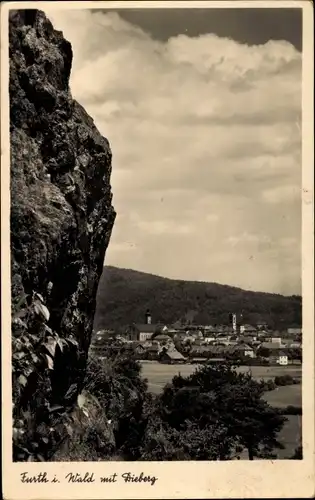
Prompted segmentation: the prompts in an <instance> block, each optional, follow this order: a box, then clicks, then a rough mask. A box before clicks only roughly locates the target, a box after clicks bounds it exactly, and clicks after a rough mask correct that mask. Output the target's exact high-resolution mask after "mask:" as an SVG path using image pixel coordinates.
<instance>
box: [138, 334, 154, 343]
mask: <svg viewBox="0 0 315 500" xmlns="http://www.w3.org/2000/svg"><path fill="white" fill-rule="evenodd" d="M151 337H152V333H148V332H139V341H140V342H144V341H145V340H149V339H150V338H151Z"/></svg>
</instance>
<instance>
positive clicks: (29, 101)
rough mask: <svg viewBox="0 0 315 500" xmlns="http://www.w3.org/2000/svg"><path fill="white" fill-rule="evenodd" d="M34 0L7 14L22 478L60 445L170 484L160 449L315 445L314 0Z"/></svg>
mask: <svg viewBox="0 0 315 500" xmlns="http://www.w3.org/2000/svg"><path fill="white" fill-rule="evenodd" d="M8 3H10V2H8ZM25 3H26V2H25ZM36 3H38V4H39V7H38V8H34V3H33V5H32V8H28V7H27V8H23V5H22V2H20V3H19V2H17V4H18V6H17V7H16V6H15V5H14V4H15V3H12V6H10V7H9V9H7V13H6V15H7V28H6V29H7V36H8V45H7V48H8V54H7V55H8V69H7V78H8V82H7V86H8V97H9V99H8V101H9V103H8V119H9V123H8V137H9V145H8V147H9V150H10V151H9V160H8V161H9V164H8V172H9V173H8V175H9V180H8V182H7V184H5V185H7V186H8V187H9V194H8V196H9V201H8V204H9V212H10V213H9V215H8V223H7V226H8V231H9V235H8V238H9V240H8V241H9V246H10V247H9V248H10V249H9V257H8V258H9V260H10V262H9V263H8V266H9V280H10V281H9V285H8V286H9V288H8V290H9V293H10V297H8V298H7V300H9V307H10V311H11V312H10V314H9V312H8V311H7V314H8V316H10V318H9V319H8V321H9V323H8V324H10V328H11V330H10V335H8V333H7V332H6V338H7V339H8V338H9V337H10V341H9V343H10V347H9V348H10V358H11V365H10V366H11V368H10V375H9V378H10V382H9V384H10V387H11V389H10V393H11V396H10V397H11V399H12V413H11V415H10V416H8V417H7V418H10V419H11V424H10V425H11V431H12V436H11V437H10V443H11V445H10V446H11V460H12V463H13V465H14V464H15V465H16V464H18V463H24V466H23V467H24V468H22V469H19V470H20V471H21V473H19V474H18V475H17V478H16V481H17V482H19V483H20V487H21V488H22V490H21V491H23V488H25V487H28V486H29V484H30V483H48V482H51V483H54V482H55V483H57V482H58V483H59V482H60V481H59V479H57V476H56V475H55V479H53V478H52V477H49V478H48V476H49V474H50V473H49V472H47V471H53V470H54V469H52V468H49V469H48V468H46V469H45V466H46V467H48V465H47V464H48V463H51V462H53V463H54V464H55V466H56V467H57V466H58V464H59V463H63V464H64V463H69V462H70V463H71V462H72V463H76V464H77V463H83V469H82V468H80V470H79V469H77V471H76V470H75V469H74V468H72V469H71V468H69V469H68V468H67V471H68V472H67V474H66V476H65V478H64V480H65V483H66V485H67V487H69V485H72V484H74V485H75V486H77V487H84V488H88V486H89V483H93V482H96V481H97V480H98V481H100V482H102V483H107V485H108V486H109V487H113V484H114V483H116V482H119V481H121V482H123V483H124V484H125V485H131V486H132V485H133V483H136V486H137V487H140V484H141V483H143V485H144V486H143V487H144V488H151V489H150V490H149V489H148V490H143V491H151V495H154V493H153V489H154V486H155V483H157V484H158V475H159V473H158V472H156V471H155V469H154V467H153V465H154V464H153V463H157V462H181V463H182V462H195V463H196V462H207V463H208V462H218V461H226V462H231V465H232V464H235V465H237V463H238V461H242V462H243V463H244V462H246V463H248V465H250V463H251V461H260V463H261V464H264V463H268V464H270V463H272V464H274V465H275V466H276V464H277V463H278V462H282V463H288V464H289V465H288V466H289V467H291V468H292V469H291V470H294V467H295V466H294V462H292V461H296V462H295V463H296V467H298V466H299V465H298V464H299V463H303V462H305V453H308V457H310V456H312V457H313V461H314V455H313V454H312V453H313V452H312V446H313V443H312V439H313V431H311V432H310V433H309V432H308V431H306V428H305V425H303V418H304V411H306V410H305V398H304V394H305V392H304V389H303V388H304V383H305V377H304V375H303V377H302V371H303V374H304V373H305V372H304V363H305V359H308V360H309V361H310V360H311V359H313V358H312V355H311V351H312V349H313V342H314V329H313V320H314V318H311V317H310V314H309V313H310V311H312V307H313V304H311V306H306V305H305V295H304V294H305V290H306V286H307V285H305V283H304V281H303V280H304V274H303V272H304V271H305V266H306V264H305V263H308V262H309V261H310V252H313V246H312V245H313V243H312V242H311V243H310V246H309V247H308V248H309V249H310V250H308V252H309V253H308V255H306V254H305V255H306V257H305V258H304V253H303V252H304V250H303V249H304V242H305V241H304V236H303V234H304V233H303V227H304V229H305V224H304V225H303V210H304V204H305V206H306V210H308V213H310V212H309V211H310V210H311V211H312V210H313V186H310V187H309V188H308V189H306V188H305V182H304V180H305V179H306V178H308V179H309V178H310V176H311V175H312V174H311V171H312V168H313V164H310V162H309V163H308V164H306V163H305V165H304V156H303V155H302V153H303V134H304V133H306V128H304V121H303V120H304V119H305V115H304V114H303V109H304V108H303V104H302V103H303V98H304V96H303V92H304V90H303V89H304V88H305V87H304V86H303V85H304V81H303V74H304V73H303V64H304V60H303V54H304V51H305V50H306V49H305V44H304V38H303V18H304V19H305V15H306V14H305V12H303V7H305V5H304V6H303V2H302V3H301V2H300V3H297V2H292V6H290V5H289V4H290V2H286V4H285V6H281V2H269V3H268V7H264V6H263V4H262V3H260V4H259V2H257V3H258V4H259V5H261V6H260V7H257V6H255V7H254V6H249V3H256V2H247V4H246V7H245V6H243V3H242V2H238V1H235V2H233V5H231V2H230V3H229V2H224V1H222V2H215V7H214V6H211V5H210V4H211V3H212V2H201V3H199V2H196V4H198V6H196V7H194V6H192V3H193V2H182V3H181V2H178V3H181V4H182V5H183V6H177V5H176V3H177V2H170V3H171V4H172V6H171V7H170V6H167V5H166V3H165V2H164V3H163V2H162V3H163V5H162V6H161V7H157V4H159V2H145V3H146V4H151V5H146V7H142V6H141V5H140V4H141V3H144V2H115V5H114V7H112V6H110V4H111V3H112V2H107V3H108V6H107V5H106V2H97V3H99V6H98V5H96V2H94V3H93V5H92V2H91V6H89V3H88V2H82V6H81V5H80V4H81V2H45V3H41V2H36ZM167 3H168V2H167ZM276 3H277V4H279V6H275V5H274V4H276ZM305 3H306V4H307V2H305ZM61 4H67V8H66V7H65V5H63V6H62V5H61ZM71 4H72V5H71ZM74 4H75V5H74ZM120 4H121V5H120ZM128 4H133V5H131V6H130V5H128ZM154 4H155V5H154ZM184 4H185V5H184ZM188 4H189V5H188ZM271 4H273V5H271ZM74 7H75V8H74ZM309 11H310V12H311V15H312V9H309V10H308V11H307V12H309ZM302 63H303V64H302ZM2 85H3V79H2ZM2 149H3V148H2ZM302 160H303V161H302ZM311 163H312V161H311ZM304 169H308V174H307V175H308V177H307V175H306V174H305V171H306V170H304ZM1 170H2V169H1ZM2 173H3V170H2ZM303 179H304V180H303ZM3 189H4V188H3ZM303 196H304V198H303ZM2 217H3V215H2ZM2 220H3V219H2ZM312 232H313V231H312V228H311V227H309V228H308V234H309V235H310V234H311V233H312ZM303 262H304V264H303ZM307 265H308V264H307ZM308 273H309V275H311V274H312V268H309V270H308ZM309 290H310V288H308V291H309ZM310 293H313V291H311V292H310ZM310 298H311V299H312V297H310ZM311 302H312V300H311ZM306 316H307V317H306ZM305 318H306V319H305ZM306 346H307V347H306ZM305 351H307V352H305ZM7 352H9V351H7ZM305 356H308V358H305ZM7 362H8V360H7ZM310 370H311V371H312V367H310ZM312 377H313V375H312V374H311V375H310V378H309V380H308V383H310V384H311V385H310V395H309V397H310V399H309V405H310V406H309V408H308V411H309V412H312V411H313V399H312V398H313V396H312V395H311V392H312V381H311V379H312ZM6 387H9V385H7V386H6ZM302 392H303V405H302ZM8 407H10V404H9V405H8ZM9 409H10V408H9ZM10 411H11V410H10ZM6 412H8V410H6ZM310 418H311V420H313V419H314V415H313V414H312V415H311V416H310ZM308 437H309V439H310V442H309V443H310V444H309V445H307V447H306V448H305V440H306V439H307V438H308ZM303 459H304V460H303ZM283 461H285V462H283ZM34 462H35V463H37V465H38V466H39V465H40V466H44V468H41V469H40V472H38V473H36V474H35V473H33V472H32V470H35V468H34V469H32V467H35V465H36V464H33V463H34ZM87 462H88V463H91V462H92V463H96V462H106V463H107V466H106V467H108V464H109V465H110V468H107V469H99V470H103V471H104V473H103V475H102V474H99V475H98V476H101V477H96V475H95V473H94V472H93V470H94V469H93V466H91V467H90V469H89V468H87V467H85V468H84V463H87ZM116 462H120V465H121V463H122V467H120V469H119V470H120V471H122V472H119V474H118V473H117V472H116V469H115V463H116ZM138 462H139V463H140V462H141V467H142V468H141V467H140V469H139V468H135V469H132V468H131V465H132V466H135V467H136V465H137V463H138ZM246 463H244V466H245V465H246ZM45 464H46V465H45ZM150 464H151V465H150ZM68 465H69V464H68ZM70 465H71V464H70ZM105 465H106V464H105ZM197 466H198V464H197V465H196V467H197ZM28 467H30V469H28ZM49 467H50V466H49ZM80 467H81V466H80ZM36 470H37V469H36ZM38 470H39V469H38ZM117 470H118V469H117ZM243 470H245V469H243ZM43 471H46V472H43ZM82 471H84V472H82ZM106 471H108V473H107V472H106ZM133 471H134V472H133ZM139 471H141V472H139ZM47 474H48V475H47ZM50 476H54V474H50ZM58 477H59V476H58ZM289 479H290V477H289ZM33 486H34V484H33ZM53 487H54V485H52V486H49V485H48V486H46V489H47V488H48V490H49V489H51V490H50V495H53V489H52V488H53ZM164 488H166V484H165V485H164ZM86 491H88V490H86ZM165 491H166V490H165ZM174 491H175V490H174ZM178 491H180V489H178ZM46 494H49V492H48V493H46ZM107 494H109V493H107ZM117 494H118V493H117ZM143 494H145V493H143ZM130 495H132V493H130ZM197 495H198V493H197ZM208 496H209V497H210V496H211V492H210V493H209V492H208ZM28 498H30V497H28ZM47 498H48V497H47ZM51 498H52V497H51ZM58 498H59V497H58ZM60 498H61V497H60ZM86 498H87V497H86ZM91 498H92V497H91ZM93 498H96V497H95V496H93ZM130 498H133V497H131V496H130ZM138 498H141V496H139V497H138ZM145 498H149V496H146V497H145ZM181 498H182V497H181Z"/></svg>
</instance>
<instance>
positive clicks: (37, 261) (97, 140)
mask: <svg viewBox="0 0 315 500" xmlns="http://www.w3.org/2000/svg"><path fill="white" fill-rule="evenodd" d="M9 39H10V87H9V90H10V140H11V167H10V168H11V186H10V189H11V290H12V355H13V399H14V411H15V418H16V419H18V420H19V422H20V421H21V419H22V420H23V418H24V417H23V415H21V412H23V411H24V412H25V411H31V412H33V414H35V413H36V412H37V409H38V408H40V407H41V406H43V407H45V408H46V409H47V408H48V409H50V410H49V412H51V408H52V405H54V404H59V405H61V406H63V407H64V406H67V404H68V403H69V402H71V401H72V400H75V397H76V396H77V395H78V393H79V392H80V390H81V388H82V381H83V378H84V374H85V366H86V360H87V353H88V349H89V345H90V337H91V333H92V325H93V318H94V313H95V303H96V301H95V298H96V292H97V287H98V282H99V279H100V276H101V273H102V270H103V262H104V257H105V252H106V248H107V246H108V243H109V240H110V235H111V231H112V228H113V224H114V220H115V211H114V209H113V206H112V194H111V186H110V175H111V158H112V155H111V149H110V146H109V143H108V141H107V139H106V138H104V137H103V136H102V135H101V134H100V133H99V131H98V130H97V128H96V127H95V125H94V122H93V120H92V118H91V117H90V116H89V115H88V114H87V113H86V111H85V110H84V109H83V107H82V106H81V105H80V104H78V103H77V102H76V101H75V100H74V99H72V96H71V92H70V89H69V77H70V71H71V64H72V48H71V44H70V43H69V42H68V41H67V40H65V39H64V37H63V34H62V33H61V32H59V31H56V30H55V29H54V28H53V26H52V24H51V22H50V21H49V20H48V19H47V17H46V16H45V14H44V13H43V12H41V11H38V10H19V11H11V12H10V19H9ZM36 294H37V295H36ZM36 304H37V305H36ZM48 345H49V346H50V348H48V347H47V346H48ZM45 346H46V347H45ZM51 346H52V347H51ZM45 349H46V350H45ZM71 349H72V350H71ZM59 351H60V352H59ZM58 353H59V354H58ZM45 356H46V358H47V356H48V358H49V359H50V360H49V359H48V361H47V359H46V358H45ZM58 356H59V358H58ZM62 356H63V357H62ZM65 356H66V357H65ZM67 356H68V357H67ZM44 360H46V364H45V363H44ZM71 388H72V389H71ZM70 389H71V390H72V396H71V397H70V396H69V391H70V393H71V390H70ZM67 394H68V396H67V397H68V400H67V398H66V402H67V401H68V403H67V404H66V403H65V396H66V395H67ZM35 396H36V397H37V396H38V399H36V397H35ZM30 401H31V402H32V405H33V406H32V405H31V406H32V408H30V406H29V405H30ZM69 404H70V403H69ZM51 413H52V412H51ZM43 420H45V419H44V417H42V420H41V422H42V421H43ZM19 425H21V424H19ZM47 425H48V423H47ZM49 425H51V422H50V423H49ZM20 455H21V456H19V457H18V459H21V460H23V459H25V457H22V455H23V453H22V452H20Z"/></svg>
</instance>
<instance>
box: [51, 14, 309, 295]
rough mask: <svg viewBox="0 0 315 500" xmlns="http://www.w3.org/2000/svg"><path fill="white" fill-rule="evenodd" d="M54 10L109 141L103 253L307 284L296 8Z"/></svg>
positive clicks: (145, 265)
mask: <svg viewBox="0 0 315 500" xmlns="http://www.w3.org/2000/svg"><path fill="white" fill-rule="evenodd" d="M233 10H234V11H235V9H233ZM47 14H48V15H49V17H50V19H51V20H52V21H53V23H54V25H55V28H56V29H60V30H62V31H63V32H64V35H65V37H66V38H67V39H68V40H69V41H70V42H71V43H72V46H73V52H74V61H73V70H72V77H71V81H70V84H71V89H72V93H73V96H74V98H76V99H77V100H78V101H79V102H80V103H81V104H82V105H83V106H84V107H85V108H86V110H87V111H88V112H89V113H90V114H91V116H92V117H93V118H94V120H95V123H96V125H97V127H98V128H99V130H100V131H101V133H102V134H103V135H104V136H106V137H107V138H108V139H109V141H110V144H111V147H112V151H113V173H112V189H113V193H114V205H115V209H116V211H117V219H116V224H115V228H114V230H113V234H112V239H111V242H110V246H109V249H108V251H107V255H106V264H111V265H116V266H120V267H128V268H133V269H138V270H142V271H146V272H151V273H156V274H160V275H162V276H167V277H170V278H172V277H174V278H182V279H191V280H202V281H215V282H219V283H226V284H230V285H235V286H240V287H242V288H246V289H252V290H261V291H270V292H278V293H284V294H292V293H300V292H301V283H300V276H301V258H300V232H301V207H300V205H301V202H300V198H301V196H300V190H301V143H300V142H301V134H300V130H301V129H300V121H301V16H300V12H299V11H297V10H295V12H293V11H292V10H291V11H285V10H283V9H282V10H281V9H277V10H275V9H272V10H268V11H267V10H264V11H263V12H262V11H260V14H259V15H258V11H257V10H256V9H246V10H243V11H242V12H241V11H238V13H235V12H234V14H233V13H232V12H231V11H230V10H227V9H224V11H222V10H221V9H220V11H219V10H214V9H206V10H203V11H202V12H201V11H198V10H196V9H194V10H192V9H181V10H176V11H172V12H169V13H168V14H165V12H164V13H163V12H159V11H155V10H151V11H150V12H149V11H144V10H142V11H141V10H140V11H139V10H138V11H126V10H125V11H111V12H108V11H103V12H102V11H99V10H98V11H94V12H92V11H88V10H85V11H84V10H80V11H66V10H62V11H61V10H59V11H56V10H54V11H53V12H50V11H47ZM257 16H258V17H257ZM163 23H164V25H163Z"/></svg>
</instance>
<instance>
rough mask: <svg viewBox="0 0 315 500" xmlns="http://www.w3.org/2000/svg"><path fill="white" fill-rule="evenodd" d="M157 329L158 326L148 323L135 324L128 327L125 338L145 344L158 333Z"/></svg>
mask: <svg viewBox="0 0 315 500" xmlns="http://www.w3.org/2000/svg"><path fill="white" fill-rule="evenodd" d="M156 329H157V325H151V324H147V323H134V324H133V325H131V326H130V327H128V329H127V331H126V335H125V336H126V337H127V338H128V339H129V340H137V341H139V342H144V341H146V340H149V339H150V338H151V337H152V335H153V334H154V333H155V332H156Z"/></svg>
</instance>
